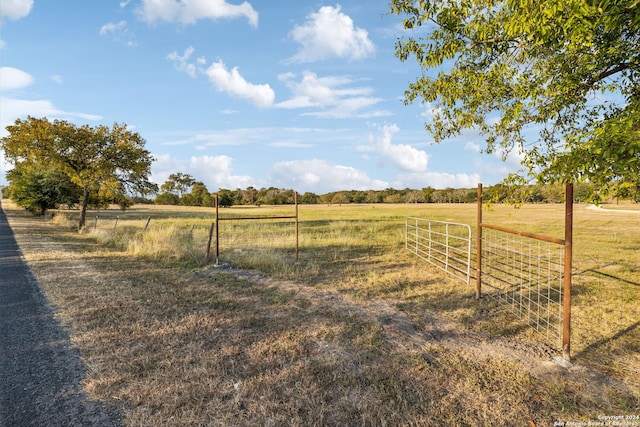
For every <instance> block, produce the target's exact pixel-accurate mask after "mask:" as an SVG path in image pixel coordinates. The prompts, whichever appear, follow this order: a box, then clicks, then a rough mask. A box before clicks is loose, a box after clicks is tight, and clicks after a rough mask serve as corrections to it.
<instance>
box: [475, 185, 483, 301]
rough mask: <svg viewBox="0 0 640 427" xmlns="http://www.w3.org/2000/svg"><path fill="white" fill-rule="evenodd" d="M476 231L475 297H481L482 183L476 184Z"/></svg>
mask: <svg viewBox="0 0 640 427" xmlns="http://www.w3.org/2000/svg"><path fill="white" fill-rule="evenodd" d="M477 211H478V212H477V216H478V219H477V221H478V231H477V236H476V239H477V241H476V251H477V252H476V299H480V298H481V297H482V183H479V184H478V208H477Z"/></svg>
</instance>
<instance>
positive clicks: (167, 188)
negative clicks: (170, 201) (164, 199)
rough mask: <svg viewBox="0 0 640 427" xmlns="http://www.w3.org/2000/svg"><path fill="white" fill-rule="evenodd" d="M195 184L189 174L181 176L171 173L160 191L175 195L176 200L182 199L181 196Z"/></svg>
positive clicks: (181, 174)
mask: <svg viewBox="0 0 640 427" xmlns="http://www.w3.org/2000/svg"><path fill="white" fill-rule="evenodd" d="M195 182H196V180H195V179H193V177H192V176H191V175H189V174H183V173H181V172H178V173H172V174H171V175H169V178H167V180H166V181H165V183H164V184H162V185H161V186H160V190H162V191H163V192H166V193H172V194H176V195H177V196H178V198H180V199H182V195H183V194H184V193H186V192H187V191H189V189H190V188H191V186H192V185H193V184H195Z"/></svg>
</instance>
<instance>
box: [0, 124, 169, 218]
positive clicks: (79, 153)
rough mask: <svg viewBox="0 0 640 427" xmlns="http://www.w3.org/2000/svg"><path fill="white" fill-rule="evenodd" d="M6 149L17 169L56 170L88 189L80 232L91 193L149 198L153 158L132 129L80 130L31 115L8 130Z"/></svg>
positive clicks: (2, 145)
mask: <svg viewBox="0 0 640 427" xmlns="http://www.w3.org/2000/svg"><path fill="white" fill-rule="evenodd" d="M7 131H8V132H9V135H8V136H6V137H4V138H2V139H1V140H0V148H1V149H2V150H4V152H5V155H6V157H7V158H8V159H9V160H10V161H12V162H13V163H14V165H15V166H16V167H22V166H29V167H32V168H49V167H52V168H55V169H57V170H59V171H60V172H62V173H64V174H65V175H66V176H68V177H69V178H70V179H71V181H72V182H73V183H74V184H76V185H78V186H80V187H81V188H82V197H81V200H79V203H80V209H81V211H80V220H79V223H78V226H79V228H83V227H84V223H85V218H86V211H87V206H88V205H89V201H90V195H91V194H94V195H100V194H101V195H106V196H109V197H115V196H117V197H125V196H126V194H127V193H128V192H137V193H140V194H148V193H150V192H155V191H157V186H156V185H155V184H153V183H151V182H150V181H149V180H148V176H149V174H150V167H151V162H152V161H153V157H152V156H151V154H150V153H149V151H147V150H145V148H144V145H145V140H144V139H143V138H142V137H141V136H140V135H139V134H137V133H135V132H131V131H130V130H128V129H127V127H126V125H124V124H118V123H115V124H114V125H113V126H112V127H111V128H109V127H107V126H104V125H101V126H97V127H90V126H88V125H84V126H79V127H78V126H75V125H73V124H71V123H68V122H66V121H64V120H54V121H53V123H52V122H50V121H48V120H47V119H46V118H41V119H37V118H34V117H28V118H27V119H26V120H21V119H18V120H16V122H15V124H14V125H10V126H7Z"/></svg>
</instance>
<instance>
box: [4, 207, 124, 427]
mask: <svg viewBox="0 0 640 427" xmlns="http://www.w3.org/2000/svg"><path fill="white" fill-rule="evenodd" d="M84 374H85V367H84V365H83V363H82V361H81V360H80V358H79V352H78V351H77V350H76V349H74V348H72V346H71V343H70V341H69V335H68V333H67V332H66V331H65V330H64V328H63V327H62V326H61V325H60V324H59V323H58V321H57V320H56V319H55V318H54V317H53V311H52V309H51V307H50V306H49V304H48V302H47V300H46V297H45V296H44V295H43V294H42V292H41V290H40V286H39V284H38V282H37V281H36V280H35V278H34V277H33V276H32V275H31V272H30V270H29V267H28V266H27V265H26V264H25V262H24V261H23V259H22V257H21V253H20V248H19V246H18V244H17V243H16V240H15V238H14V235H13V231H12V230H11V228H10V226H9V223H8V221H7V217H6V215H5V213H4V212H3V211H2V206H1V205H0V426H3V427H4V426H6V427H23V426H24V427H27V426H37V427H45V426H46V427H48V426H52V427H65V426H70V427H71V426H72V427H85V426H100V427H110V426H114V427H115V426H120V418H121V417H120V415H119V414H118V413H117V411H115V410H113V408H106V407H105V406H104V405H102V404H100V403H97V402H91V401H88V400H87V396H86V394H85V392H84V391H83V389H82V385H81V381H82V379H83V377H84Z"/></svg>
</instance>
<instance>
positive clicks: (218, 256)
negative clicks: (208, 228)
mask: <svg viewBox="0 0 640 427" xmlns="http://www.w3.org/2000/svg"><path fill="white" fill-rule="evenodd" d="M219 201H220V200H219V197H218V194H217V193H216V265H218V262H219V261H220V216H219V214H218V205H219Z"/></svg>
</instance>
